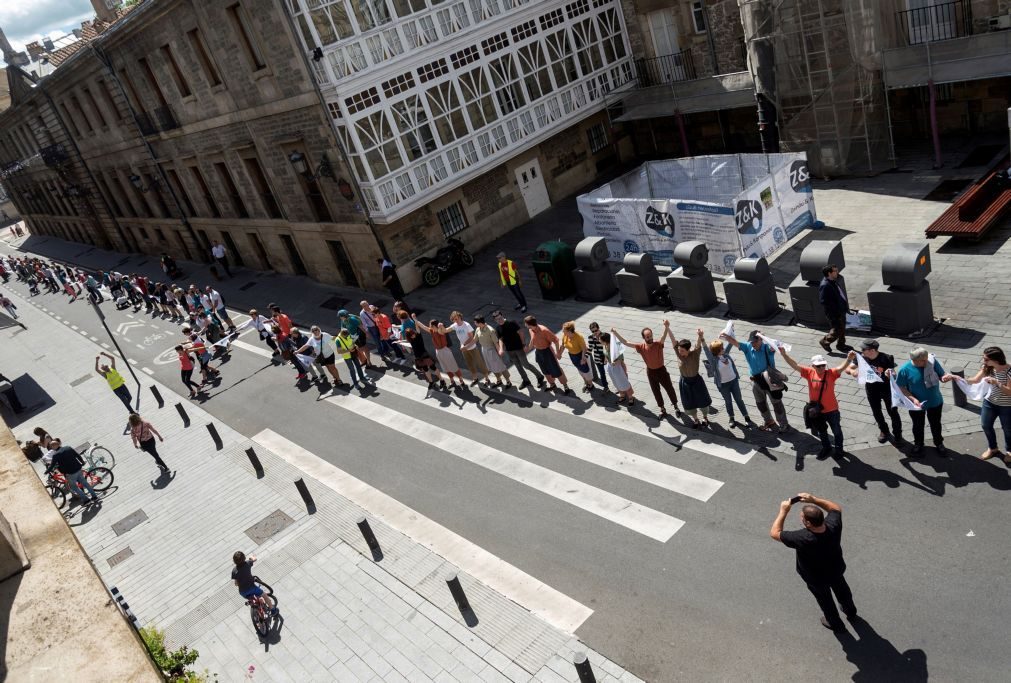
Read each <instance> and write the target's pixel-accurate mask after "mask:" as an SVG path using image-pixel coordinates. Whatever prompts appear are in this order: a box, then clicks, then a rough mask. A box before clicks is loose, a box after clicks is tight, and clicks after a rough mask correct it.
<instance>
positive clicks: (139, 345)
mask: <svg viewBox="0 0 1011 683" xmlns="http://www.w3.org/2000/svg"><path fill="white" fill-rule="evenodd" d="M137 348H138V349H140V350H141V351H143V350H144V348H145V347H144V345H143V344H137Z"/></svg>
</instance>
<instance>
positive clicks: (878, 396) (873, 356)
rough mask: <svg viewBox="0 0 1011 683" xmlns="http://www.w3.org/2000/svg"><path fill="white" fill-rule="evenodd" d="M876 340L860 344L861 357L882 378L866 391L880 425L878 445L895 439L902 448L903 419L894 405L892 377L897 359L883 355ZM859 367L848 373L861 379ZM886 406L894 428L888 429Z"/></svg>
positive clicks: (867, 386)
mask: <svg viewBox="0 0 1011 683" xmlns="http://www.w3.org/2000/svg"><path fill="white" fill-rule="evenodd" d="M878 349H879V344H878V341H877V340H876V339H865V340H863V341H862V342H861V343H860V355H861V357H863V360H864V362H865V363H867V365H868V366H869V367H871V368H872V369H873V370H874V372H875V373H876V374H877V375H878V376H879V377H880V378H881V381H880V382H867V383H866V384H864V389H865V390H866V392H867V403H868V405H870V407H871V414H872V415H874V421H875V422H876V423H877V424H878V443H885V442H886V441H888V440H889V439H895V445H896V446H901V445H902V444H904V443H905V439H903V438H902V418H901V417H899V409H898V408H896V407H895V406H893V405H892V391H891V377H892V376H893V375H894V374H895V358H894V357H892V356H890V355H888V354H887V353H882V352H881V351H879V350H878ZM857 367H858V366H857ZM857 367H854V366H850V368H849V369H848V370H846V372H847V373H848V374H850V375H852V376H853V377H859V375H860V373H859V372H858V370H857ZM882 404H884V406H885V410H886V411H888V417H889V418H890V419H891V422H892V428H891V430H889V429H888V423H887V422H885V415H884V412H883V411H882V410H881V406H882Z"/></svg>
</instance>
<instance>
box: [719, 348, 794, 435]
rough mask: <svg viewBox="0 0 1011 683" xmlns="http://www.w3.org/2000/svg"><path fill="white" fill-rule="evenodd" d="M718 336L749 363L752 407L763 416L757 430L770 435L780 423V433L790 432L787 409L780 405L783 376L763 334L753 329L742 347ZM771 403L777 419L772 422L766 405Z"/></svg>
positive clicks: (774, 354) (774, 353)
mask: <svg viewBox="0 0 1011 683" xmlns="http://www.w3.org/2000/svg"><path fill="white" fill-rule="evenodd" d="M720 337H721V338H722V339H724V340H726V341H727V343H729V344H730V345H731V346H735V347H737V348H738V349H740V351H741V355H743V356H744V358H745V359H746V360H747V361H748V373H749V375H750V377H751V393H752V395H753V396H754V397H755V407H757V408H758V412H760V413H761V414H762V418H763V419H764V420H765V423H764V424H763V425H762V426H761V427H759V429H760V430H762V431H763V432H770V431H772V430H773V428H775V427H776V426H777V422H778V423H779V433H780V434H783V433H784V432H786V431H788V430H789V429H790V423H789V421H788V420H787V419H786V407H785V406H784V405H783V391H785V390H786V376H785V375H783V373H782V372H780V371H779V369H778V368H777V367H776V352H775V350H774V349H773V348H772V345H771V344H769V343H767V342H766V341H765V340H763V339H762V333H761V332H759V331H758V330H752V331H751V332H750V333H749V334H748V343H747V344H741V343H740V342H739V341H737V340H736V339H734V338H733V337H732V336H730V335H729V334H727V333H725V332H724V333H723V334H721V335H720ZM770 401H771V402H772V410H773V411H775V414H776V419H775V420H773V419H772V413H771V412H769V402H770Z"/></svg>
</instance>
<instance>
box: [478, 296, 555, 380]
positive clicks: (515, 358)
mask: <svg viewBox="0 0 1011 683" xmlns="http://www.w3.org/2000/svg"><path fill="white" fill-rule="evenodd" d="M491 315H492V318H494V319H495V324H496V325H498V328H497V329H496V332H498V347H499V352H500V353H502V355H505V356H508V357H509V360H510V361H511V362H512V364H513V365H514V366H515V367H516V370H518V371H519V373H520V377H522V378H523V382H522V383H521V384H520V386H519V388H520V390H523V389H526V388H527V387H528V386H530V378H529V377H527V373H526V370H524V369H523V368H526V369H527V370H529V371H530V372H532V373H534V375H535V376H536V377H537V388H538V389H543V388H544V375H542V374H541V372H540V370H538V369H537V368H535V367H534V366H533V365H532V364H531V363H530V360H529V359H528V358H527V354H526V352H525V351H524V348H526V344H525V343H524V341H523V335H522V329H521V328H520V326H519V325H517V324H516V323H514V322H513V321H512V320H506V317H505V316H504V315H502V311H495V312H494V313H492V314H491Z"/></svg>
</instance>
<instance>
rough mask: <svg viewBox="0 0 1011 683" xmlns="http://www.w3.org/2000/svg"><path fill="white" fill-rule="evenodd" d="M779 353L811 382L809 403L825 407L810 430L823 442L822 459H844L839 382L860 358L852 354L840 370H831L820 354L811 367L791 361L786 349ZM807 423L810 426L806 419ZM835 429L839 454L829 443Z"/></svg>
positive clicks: (854, 352)
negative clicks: (836, 392)
mask: <svg viewBox="0 0 1011 683" xmlns="http://www.w3.org/2000/svg"><path fill="white" fill-rule="evenodd" d="M779 352H780V354H782V356H783V359H784V360H786V362H787V364H788V365H789V366H790V367H791V368H793V369H794V370H796V371H797V372H798V373H799V374H800V376H801V377H803V378H804V379H806V380H807V398H808V401H810V402H812V403H814V402H818V403H820V404H821V417H820V418H817V419H814V420H811V421H810V424H808V427H810V428H811V431H812V432H814V434H815V435H816V436H818V437H819V438H821V452H820V453H818V457H819V458H827V457H828V456H829V454H830V453H831V454H832V455H833V456H834V457H837V458H838V457H840V456H841V455H843V433H842V424H841V423H840V416H839V401H837V400H836V397H835V382H836V380H837V379H839V377H840V376H841V375H842V373H843V371H844V370H845V369H846V368H847V367H848V366H849V364H850V361H852V360H853V358H854V357H855V356H856V351H850V352H849V354H847V356H846V358H845V359H844V360H843V362H842V363H840V364H839V366H838V367H835V368H829V367H828V361H826V360H825V356H822V355H821V354H818V355H816V356H812V357H811V364H810V365H799V364H798V363H797V361H795V360H794V359H793V358H791V357H790V354H788V353H787V352H786V349H784V348H783V347H779ZM805 422H808V420H807V419H805ZM830 427H831V428H832V438H833V439H834V440H835V450H833V449H832V444H831V443H830V442H829V440H828V430H829V428H830Z"/></svg>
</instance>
